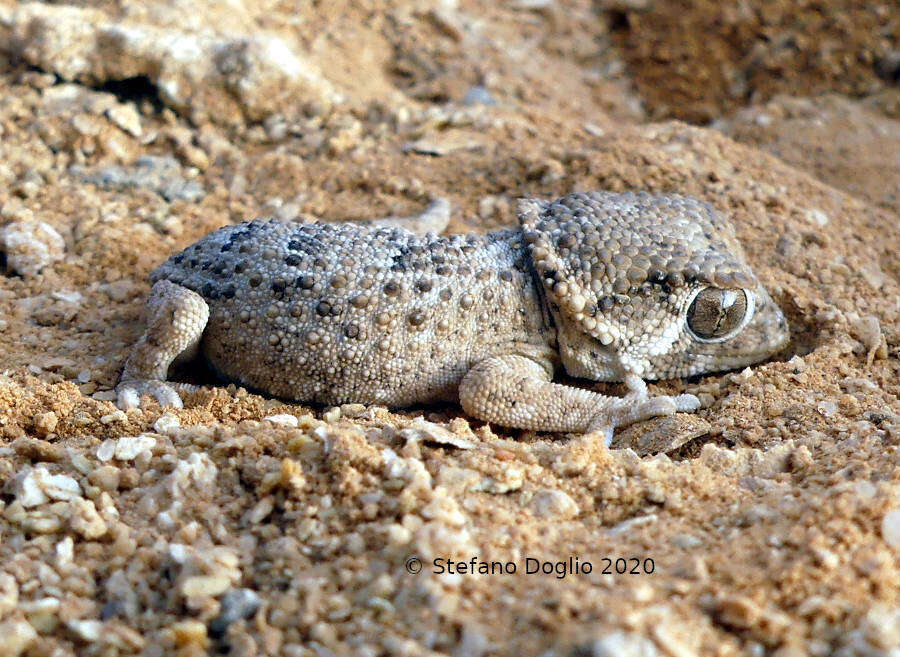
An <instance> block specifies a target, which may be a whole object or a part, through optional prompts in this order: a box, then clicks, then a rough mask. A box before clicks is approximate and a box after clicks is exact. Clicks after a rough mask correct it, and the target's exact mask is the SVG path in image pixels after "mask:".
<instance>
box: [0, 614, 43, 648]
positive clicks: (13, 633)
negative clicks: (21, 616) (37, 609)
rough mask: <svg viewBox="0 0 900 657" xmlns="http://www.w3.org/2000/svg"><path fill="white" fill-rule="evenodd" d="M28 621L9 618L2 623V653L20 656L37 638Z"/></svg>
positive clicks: (0, 646)
mask: <svg viewBox="0 0 900 657" xmlns="http://www.w3.org/2000/svg"><path fill="white" fill-rule="evenodd" d="M37 636H38V635H37V632H35V631H34V628H33V627H32V626H31V624H30V623H29V622H28V621H24V620H8V621H6V622H4V623H0V655H3V656H4V657H19V655H21V654H22V653H23V652H24V651H25V650H26V649H27V648H28V646H30V645H31V644H32V643H34V641H35V639H37Z"/></svg>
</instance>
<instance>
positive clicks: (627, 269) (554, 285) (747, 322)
mask: <svg viewBox="0 0 900 657" xmlns="http://www.w3.org/2000/svg"><path fill="white" fill-rule="evenodd" d="M519 219H520V222H521V224H522V227H523V231H524V235H525V239H526V241H527V242H528V248H529V250H530V253H531V259H532V264H533V266H534V271H535V273H536V275H537V276H538V277H539V279H540V281H541V283H540V285H541V287H542V291H543V296H544V299H545V300H546V303H547V306H548V309H549V311H550V313H551V315H552V316H553V319H554V321H555V323H556V329H557V338H558V342H559V352H560V357H561V359H562V362H563V365H564V366H565V368H566V371H567V372H568V373H569V374H571V375H572V376H578V377H583V378H589V379H593V380H595V381H610V380H620V379H621V378H622V376H623V375H624V374H625V373H633V374H637V375H639V376H641V377H643V378H647V379H662V378H672V377H684V376H692V375H695V374H702V373H705V372H714V371H720V370H728V369H735V368H739V367H743V366H746V365H749V364H751V363H755V362H758V361H760V360H764V359H765V358H767V357H768V356H770V355H771V354H773V353H775V352H776V351H778V350H779V349H780V348H781V347H782V346H783V345H784V344H785V342H786V341H787V339H788V327H787V322H786V321H785V318H784V315H783V314H782V312H781V310H780V309H779V308H778V306H777V305H776V304H775V302H774V301H773V300H772V298H771V297H770V296H769V294H768V293H767V292H766V290H765V289H764V288H763V286H762V285H761V284H760V282H759V280H758V279H757V278H756V276H755V275H754V274H753V272H752V270H751V269H750V267H749V266H748V265H747V262H746V258H745V256H744V252H743V249H742V248H741V245H740V243H739V242H738V241H737V238H736V236H735V234H734V229H733V228H732V226H731V224H729V223H728V222H727V221H726V220H725V219H724V217H723V216H722V215H721V214H719V213H718V212H717V211H716V210H715V209H714V208H712V207H711V206H710V205H708V204H706V203H703V202H702V201H699V200H697V199H694V198H691V197H685V196H673V195H665V196H656V195H650V194H646V193H624V194H615V193H608V192H591V193H587V194H570V195H569V196H565V197H563V198H561V199H558V200H556V201H553V202H547V201H539V200H534V199H527V200H523V201H521V202H520V205H519Z"/></svg>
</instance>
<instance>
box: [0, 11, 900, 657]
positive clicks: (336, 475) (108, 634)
mask: <svg viewBox="0 0 900 657" xmlns="http://www.w3.org/2000/svg"><path fill="white" fill-rule="evenodd" d="M791 4H792V3H781V2H764V1H763V0H751V1H750V2H745V3H734V6H733V7H732V3H715V2H711V1H709V2H692V3H687V2H672V3H668V2H662V1H660V0H657V1H656V2H654V1H653V0H636V1H635V0H632V1H620V0H609V1H606V2H587V1H586V0H585V1H578V0H573V1H566V2H563V1H562V0H556V1H554V0H527V1H526V0H516V1H510V2H503V3H497V2H488V1H478V0H460V2H453V1H452V0H448V1H445V2H428V1H425V2H417V3H411V2H405V1H398V2H394V3H390V5H389V6H385V3H381V2H374V1H372V2H357V3H352V4H345V3H297V4H296V5H294V4H291V3H276V2H261V3H250V2H246V3H242V2H241V1H240V0H235V1H234V2H229V3H227V5H226V4H224V3H223V4H221V5H217V4H216V3H211V2H187V1H186V0H185V1H181V2H173V3H159V4H151V3H139V2H122V3H108V2H102V1H99V2H81V3H78V4H77V6H76V5H72V6H66V5H60V4H39V3H35V4H15V3H11V2H9V0H0V231H2V233H0V248H2V256H0V264H2V268H3V275H2V276H0V490H2V497H0V655H3V656H6V655H9V656H10V657H16V656H18V655H25V656H27V657H38V656H47V657H51V656H53V657H64V656H67V655H102V656H113V655H127V654H140V655H144V656H146V657H157V656H161V655H183V656H188V655H191V656H194V655H203V654H227V655H234V656H248V657H249V656H253V655H285V656H287V657H306V656H309V657H312V656H327V655H361V656H376V655H410V656H415V655H453V656H455V657H480V656H485V657H487V656H494V655H498V656H499V655H511V656H512V655H543V656H544V657H551V656H560V657H563V656H568V655H585V656H596V657H604V656H612V655H617V656H618V655H621V656H631V655H642V656H656V655H665V656H669V657H688V656H691V655H696V656H698V657H707V656H720V655H721V656H725V655H749V656H764V655H772V656H778V657H801V656H804V655H814V656H819V655H821V656H826V655H840V656H845V657H869V656H881V655H883V656H885V657H886V656H888V655H896V654H897V651H898V650H900V561H898V557H900V470H898V464H900V449H898V446H900V419H898V418H900V401H898V394H900V361H898V353H900V322H898V315H900V228H898V225H900V216H898V210H900V197H898V189H900V123H898V121H897V116H898V110H897V108H898V106H900V92H898V87H897V85H896V81H897V77H898V66H900V55H898V39H897V37H898V20H897V14H896V11H895V10H892V9H891V5H890V3H880V4H879V3H869V2H851V1H849V0H847V1H844V2H840V1H837V0H834V1H828V2H817V3H808V2H803V3H793V4H795V5H796V6H795V7H793V9H791V7H790V5H791ZM786 94H790V95H786ZM674 119H684V120H689V121H694V122H697V124H696V125H690V124H687V123H682V122H679V121H677V120H674ZM700 124H704V125H700ZM587 189H609V190H626V189H646V190H650V191H656V192H678V193H687V194H693V195H696V196H699V197H701V198H703V199H705V200H708V201H710V202H711V203H713V204H714V205H716V206H717V207H719V208H720V209H721V210H723V211H724V212H726V213H727V214H728V215H729V216H731V217H732V218H733V221H734V223H735V225H736V227H737V230H738V234H739V237H740V238H741V240H742V242H743V244H744V245H745V248H746V250H747V252H748V255H749V257H750V260H751V262H752V264H753V266H754V268H755V270H756V271H757V272H758V274H759V275H760V277H761V279H762V280H763V281H764V283H765V285H766V286H767V288H768V289H769V290H770V292H771V293H772V296H773V298H775V300H776V301H777V302H778V303H779V304H780V305H781V307H782V308H783V309H784V311H785V313H786V315H787V316H788V318H789V321H790V325H791V331H792V341H791V343H790V345H789V346H788V347H787V348H786V349H785V351H784V352H782V353H780V354H778V355H777V356H776V357H775V358H773V359H772V360H770V361H769V362H766V363H763V364H760V365H757V366H754V367H752V368H748V369H746V370H744V371H742V372H732V373H726V374H717V375H713V376H705V377H698V378H697V379H695V380H687V381H665V382H659V383H657V384H653V385H652V388H653V389H655V390H660V391H665V392H676V391H679V392H681V391H684V392H693V393H695V394H697V395H698V396H699V397H700V398H701V400H702V402H703V408H702V409H701V410H700V411H699V413H698V414H697V415H696V416H684V418H682V419H679V420H677V421H672V420H664V419H659V420H654V421H651V422H647V423H643V424H640V425H637V426H634V427H631V428H629V429H627V430H625V431H622V432H620V433H619V434H618V435H617V437H616V441H615V443H614V445H613V447H614V449H612V450H607V449H605V448H603V447H601V446H597V445H586V444H583V443H581V442H580V441H577V440H573V439H571V437H569V436H564V435H549V434H535V433H530V432H515V431H507V430H503V429H500V428H497V427H490V426H486V425H484V424H483V423H481V422H478V421H474V420H471V419H469V418H467V417H466V416H465V415H464V414H463V413H462V411H461V410H460V409H459V408H458V407H457V406H452V405H448V406H445V407H434V408H415V409H408V410H405V411H391V410H389V409H384V408H363V407H357V406H345V407H342V408H332V409H325V408H311V407H307V406H304V405H300V404H291V403H285V402H284V401H281V400H275V399H270V398H266V397H264V396H260V395H257V394H253V393H252V392H248V391H246V390H243V389H239V388H236V387H234V386H233V385H226V384H222V383H219V382H216V381H215V379H214V378H213V377H212V376H211V374H210V373H209V372H208V371H206V370H205V369H204V368H203V366H202V365H199V364H195V365H192V366H188V367H187V368H185V369H184V370H182V371H179V372H177V373H175V374H174V376H175V378H176V379H178V380H182V381H190V382H194V383H199V384H202V385H203V387H202V389H201V390H200V391H199V392H197V393H194V394H190V395H187V396H186V405H185V408H184V409H183V410H178V411H172V410H168V411H165V412H164V410H163V409H161V408H159V407H158V406H154V405H152V404H150V405H148V406H146V407H145V408H144V409H143V410H140V409H137V410H130V411H128V412H127V413H124V412H122V411H119V410H117V408H116V407H115V405H114V404H113V402H112V401H111V400H112V399H113V398H114V394H113V393H112V388H113V386H114V385H115V383H116V381H117V377H118V374H119V372H120V370H121V367H122V364H123V362H124V359H125V358H126V356H127V353H128V348H129V346H130V344H131V343H132V342H133V341H134V340H135V339H136V338H137V336H138V335H139V334H140V331H141V330H142V319H141V312H142V306H143V300H144V297H145V295H146V293H147V291H148V285H147V283H146V275H147V273H148V272H149V271H150V270H151V269H152V268H153V267H154V266H155V265H157V264H158V263H160V262H161V261H162V260H164V259H165V258H166V257H167V256H168V255H169V254H171V253H173V252H175V251H176V250H178V249H181V248H183V247H184V246H186V245H188V244H190V243H191V242H192V241H194V240H195V239H197V238H198V237H200V236H202V235H204V234H206V233H207V232H209V231H211V230H213V229H215V228H217V227H219V226H222V225H226V224H229V223H235V222H239V221H242V220H244V219H247V218H250V217H254V216H260V215H275V216H278V217H280V218H282V219H288V220H290V219H296V220H309V219H323V220H327V221H344V220H355V219H368V218H373V217H379V216H385V215H404V214H412V213H415V212H417V211H419V210H421V209H422V208H424V207H425V205H427V203H428V202H429V201H430V200H431V199H433V198H437V197H446V198H448V199H450V201H451V202H452V204H453V218H452V221H451V226H450V228H451V230H453V231H486V230H491V229H493V228H496V227H500V226H508V225H512V224H513V223H514V221H515V219H514V216H513V210H512V208H513V207H514V203H515V199H516V198H517V197H519V196H522V195H537V196H546V197H553V196H558V195H562V194H565V193H568V192H570V191H575V190H587ZM581 385H589V384H587V383H585V382H582V383H581ZM595 387H596V389H598V390H604V391H608V392H615V393H618V392H620V391H621V388H620V386H616V385H598V386H595ZM449 560H452V562H453V563H452V564H449V563H448V561H449ZM492 562H493V563H492ZM461 563H464V564H465V566H464V567H461V566H460V564H461ZM535 568H537V570H538V572H536V573H534V572H530V571H532V570H534V569H535ZM480 569H487V570H488V571H490V570H492V569H493V571H494V572H493V573H488V574H483V573H479V572H478V571H479V570H480ZM472 570H475V571H476V572H475V573H474V574H473V573H472V572H471V571H472ZM512 570H515V572H512ZM440 571H443V572H440ZM451 571H452V572H451Z"/></svg>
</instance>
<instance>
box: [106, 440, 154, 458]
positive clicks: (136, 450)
mask: <svg viewBox="0 0 900 657" xmlns="http://www.w3.org/2000/svg"><path fill="white" fill-rule="evenodd" d="M154 447H156V438H154V437H153V436H151V435H149V434H146V433H142V434H141V435H139V436H124V437H122V438H119V440H118V441H116V458H117V459H118V460H120V461H131V460H133V459H136V458H137V456H138V454H140V453H141V452H149V451H151V450H152V449H153V448H154Z"/></svg>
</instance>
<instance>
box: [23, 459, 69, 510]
mask: <svg viewBox="0 0 900 657" xmlns="http://www.w3.org/2000/svg"><path fill="white" fill-rule="evenodd" d="M11 485H12V492H13V494H14V495H15V496H16V501H17V502H19V503H21V504H22V506H24V507H25V508H26V509H27V508H30V507H35V506H40V505H42V504H46V503H47V502H49V501H50V500H61V501H66V500H72V499H75V498H79V497H81V486H80V485H79V484H78V482H77V481H75V480H74V479H73V478H72V477H70V476H68V475H64V474H57V475H51V474H50V473H49V472H48V471H47V468H46V467H45V466H43V465H38V466H37V467H35V468H30V467H26V468H25V469H24V470H23V471H22V472H21V473H20V474H19V475H18V476H17V477H16V478H15V479H13V480H12V482H11Z"/></svg>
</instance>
